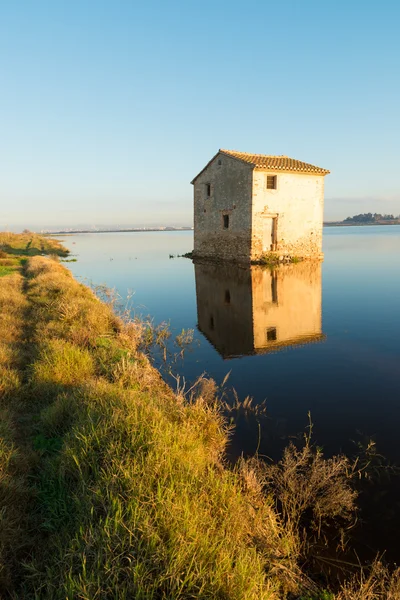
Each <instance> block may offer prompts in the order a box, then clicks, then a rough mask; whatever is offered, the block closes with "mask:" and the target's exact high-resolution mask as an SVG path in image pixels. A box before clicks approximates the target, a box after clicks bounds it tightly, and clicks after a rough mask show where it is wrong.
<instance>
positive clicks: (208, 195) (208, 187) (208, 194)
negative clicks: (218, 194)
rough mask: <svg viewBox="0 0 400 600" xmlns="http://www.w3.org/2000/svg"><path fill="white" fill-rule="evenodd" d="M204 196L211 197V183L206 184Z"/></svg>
mask: <svg viewBox="0 0 400 600" xmlns="http://www.w3.org/2000/svg"><path fill="white" fill-rule="evenodd" d="M206 196H207V198H209V197H210V196H211V183H206Z"/></svg>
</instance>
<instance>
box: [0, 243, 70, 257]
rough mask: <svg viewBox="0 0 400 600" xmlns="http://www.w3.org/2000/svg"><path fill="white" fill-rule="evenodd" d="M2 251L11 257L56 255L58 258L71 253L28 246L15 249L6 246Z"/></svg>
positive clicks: (58, 249) (57, 249) (61, 249)
mask: <svg viewBox="0 0 400 600" xmlns="http://www.w3.org/2000/svg"><path fill="white" fill-rule="evenodd" d="M2 250H3V251H4V252H6V253H7V254H9V255H11V256H45V255H49V254H55V255H56V256H62V257H65V256H68V254H69V251H68V250H65V249H63V248H51V249H47V250H46V249H41V248H35V247H33V248H32V246H29V244H28V245H27V247H26V248H13V247H12V246H10V245H8V244H4V245H3V247H2Z"/></svg>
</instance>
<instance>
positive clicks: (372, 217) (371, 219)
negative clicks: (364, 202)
mask: <svg viewBox="0 0 400 600" xmlns="http://www.w3.org/2000/svg"><path fill="white" fill-rule="evenodd" d="M399 218H400V217H394V216H393V215H381V214H380V213H362V214H360V215H354V217H347V219H345V220H344V221H343V222H344V223H381V222H382V221H397V220H398V219H399Z"/></svg>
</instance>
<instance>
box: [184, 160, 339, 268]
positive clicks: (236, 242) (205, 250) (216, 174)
mask: <svg viewBox="0 0 400 600" xmlns="http://www.w3.org/2000/svg"><path fill="white" fill-rule="evenodd" d="M328 173H329V171H327V170H326V169H322V168H320V167H316V166H314V165H310V164H308V163H305V162H301V161H299V160H295V159H292V158H288V157H287V156H267V155H263V154H249V153H247V152H236V151H233V150H219V151H218V152H217V154H216V155H215V156H214V157H213V158H212V159H211V160H210V162H209V163H207V165H206V166H205V167H204V169H203V170H202V171H200V173H199V174H198V175H197V176H196V177H195V178H194V179H193V181H192V182H191V183H192V184H193V186H194V256H195V257H208V258H222V259H228V260H235V261H238V262H250V261H251V260H258V259H259V258H260V257H261V256H262V255H265V254H266V253H268V252H275V253H277V254H279V255H288V256H297V257H300V258H315V259H322V258H323V254H322V221H323V204H324V177H325V175H327V174H328Z"/></svg>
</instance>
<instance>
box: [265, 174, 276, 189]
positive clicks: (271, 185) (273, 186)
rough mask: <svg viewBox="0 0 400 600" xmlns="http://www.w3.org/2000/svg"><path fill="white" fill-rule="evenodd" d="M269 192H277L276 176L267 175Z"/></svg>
mask: <svg viewBox="0 0 400 600" xmlns="http://www.w3.org/2000/svg"><path fill="white" fill-rule="evenodd" d="M267 190H276V175H267Z"/></svg>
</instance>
